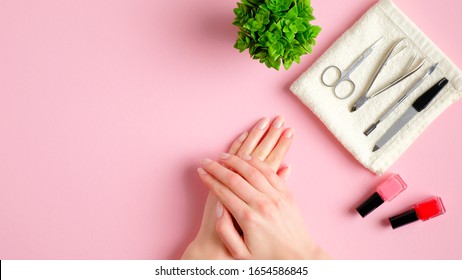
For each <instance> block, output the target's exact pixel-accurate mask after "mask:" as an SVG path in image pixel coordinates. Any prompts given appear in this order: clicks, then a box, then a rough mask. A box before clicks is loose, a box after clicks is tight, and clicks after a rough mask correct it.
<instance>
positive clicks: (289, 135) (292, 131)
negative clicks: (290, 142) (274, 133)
mask: <svg viewBox="0 0 462 280" xmlns="http://www.w3.org/2000/svg"><path fill="white" fill-rule="evenodd" d="M293 134H294V130H293V129H292V128H289V129H287V130H286V132H285V133H284V136H285V137H287V138H290V137H292V135H293Z"/></svg>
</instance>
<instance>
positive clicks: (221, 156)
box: [220, 153, 231, 159]
mask: <svg viewBox="0 0 462 280" xmlns="http://www.w3.org/2000/svg"><path fill="white" fill-rule="evenodd" d="M230 157H231V155H230V154H228V153H222V154H221V155H220V158H221V159H229V158H230Z"/></svg>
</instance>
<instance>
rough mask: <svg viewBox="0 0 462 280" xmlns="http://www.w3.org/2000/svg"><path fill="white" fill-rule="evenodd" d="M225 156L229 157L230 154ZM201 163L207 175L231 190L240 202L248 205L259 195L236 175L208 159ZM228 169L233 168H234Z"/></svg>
mask: <svg viewBox="0 0 462 280" xmlns="http://www.w3.org/2000/svg"><path fill="white" fill-rule="evenodd" d="M226 155H227V156H231V155H230V154H226ZM201 163H202V167H203V168H204V169H205V171H207V173H209V174H210V175H212V176H213V177H215V179H217V180H218V181H220V182H221V183H222V186H224V187H225V188H227V189H229V190H231V191H232V192H233V193H234V194H235V195H236V196H237V197H239V198H240V199H241V200H242V201H244V202H246V203H248V202H250V201H254V200H255V199H256V197H258V196H259V195H260V193H259V192H258V191H257V190H256V189H255V188H252V187H251V186H250V185H249V183H248V182H247V181H246V180H244V178H242V177H241V176H240V175H239V174H238V173H236V172H234V171H232V170H230V169H228V168H226V167H225V166H223V165H221V164H219V163H218V162H215V161H212V160H210V159H203V160H201ZM225 163H227V162H225ZM228 166H229V165H228ZM229 167H230V168H234V166H229ZM220 187H221V186H220Z"/></svg>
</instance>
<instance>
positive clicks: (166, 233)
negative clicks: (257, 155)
mask: <svg viewBox="0 0 462 280" xmlns="http://www.w3.org/2000/svg"><path fill="white" fill-rule="evenodd" d="M339 3H340V2H339V1H333V0H330V1H329V0H322V1H321V0H313V1H312V5H313V7H314V9H315V16H316V17H317V18H318V19H317V20H316V21H315V23H316V24H318V25H321V26H322V27H323V32H322V33H321V34H320V36H319V37H318V40H317V41H318V45H317V46H316V47H315V49H314V54H313V55H309V56H304V57H303V58H302V63H301V64H300V65H294V66H293V67H292V68H291V69H290V70H289V71H284V70H282V71H280V72H277V71H274V70H270V69H267V68H266V67H265V66H264V65H261V64H259V63H258V62H256V61H253V60H251V59H249V57H248V54H247V53H243V54H239V52H238V51H237V50H235V49H234V48H233V44H234V40H235V38H236V28H235V27H234V26H232V25H231V22H232V20H233V18H234V17H233V12H232V10H233V8H234V7H235V1H234V0H233V1H216V0H197V1H186V0H183V1H148V0H133V1H121V0H110V1H109V0H101V1H88V0H84V1H70V0H66V1H62V0H43V1H24V0H14V1H13V0H1V1H0V136H1V137H0V259H61V258H65V259H169V258H178V257H179V256H180V255H181V252H182V250H183V249H184V247H185V245H186V244H187V243H188V242H189V241H190V240H191V238H192V237H193V236H194V234H195V232H196V230H197V229H198V227H199V223H200V219H201V212H202V207H203V204H204V201H205V196H206V190H205V187H203V186H202V185H201V184H200V182H199V180H198V178H197V175H196V171H195V169H196V168H197V166H198V160H199V158H201V157H213V158H217V156H218V155H219V153H220V152H222V151H225V150H226V149H227V147H228V145H229V144H230V143H231V141H232V140H233V139H234V138H235V137H237V136H238V135H239V134H240V132H242V131H243V130H245V129H248V128H249V127H250V125H251V124H252V123H253V122H255V121H257V120H258V119H259V118H260V117H262V116H271V117H272V116H275V115H277V114H282V115H284V116H285V117H286V120H287V125H288V126H291V127H293V128H294V129H295V142H294V145H293V147H292V149H291V151H290V152H289V155H288V157H287V163H290V164H291V165H292V168H293V169H292V173H291V177H290V178H289V184H290V187H291V189H292V190H293V192H294V193H295V195H296V197H297V199H298V200H299V202H300V204H301V205H302V208H303V213H304V216H305V218H306V222H307V224H308V226H309V229H310V231H311V232H312V235H313V236H314V238H315V239H316V240H317V241H318V242H319V243H320V244H321V245H322V246H324V247H325V248H326V250H327V251H328V252H329V253H330V254H331V255H332V256H333V257H334V258H340V259H452V258H455V259H462V242H460V236H462V219H461V218H460V217H461V214H462V203H460V202H461V199H462V186H461V185H462V184H461V183H462V177H461V173H460V168H461V158H462V147H461V146H460V144H461V143H462V132H461V131H462V130H461V129H460V120H461V119H462V102H458V103H456V104H454V105H453V106H451V107H450V108H449V109H448V110H447V111H446V112H444V113H443V114H442V115H441V116H440V117H439V118H438V119H437V120H436V121H435V122H434V123H433V124H432V125H431V126H430V127H429V128H428V129H427V130H426V131H425V132H424V133H423V135H422V136H421V137H420V138H419V139H418V140H417V141H416V142H415V143H414V144H413V145H412V147H411V148H410V149H409V150H408V151H407V152H406V153H405V154H404V155H403V156H402V157H401V158H400V159H399V161H397V162H396V163H395V164H394V165H393V166H392V167H391V169H390V170H389V172H390V173H399V174H400V175H401V176H402V177H403V179H404V180H405V181H406V183H407V184H408V189H407V190H406V192H405V193H403V194H402V195H400V196H399V197H397V198H396V199H394V200H393V202H392V203H388V204H386V205H383V206H382V207H380V208H378V209H377V210H375V211H374V212H373V213H371V214H370V215H369V216H367V217H366V218H365V219H362V218H361V217H360V216H359V215H358V214H357V213H355V210H354V207H355V206H357V205H358V204H359V203H360V202H362V201H363V200H364V199H365V198H366V197H367V196H368V195H370V193H371V192H372V191H373V189H374V188H375V186H377V184H378V183H380V182H381V181H383V179H384V178H385V177H378V176H375V175H373V174H372V173H370V172H369V171H367V170H366V169H365V168H363V167H362V166H361V165H360V164H359V163H358V162H356V161H355V160H354V159H353V157H352V156H351V155H350V154H349V153H348V152H347V151H346V150H345V149H344V148H343V147H342V146H341V145H340V144H339V143H338V142H337V141H336V140H335V138H334V137H333V136H332V135H331V134H330V133H329V132H328V130H327V129H326V128H325V127H324V126H323V125H322V124H321V122H320V121H319V120H318V119H317V118H316V117H315V116H314V115H313V114H312V113H311V112H310V111H309V110H308V109H307V108H306V107H304V106H303V105H302V104H301V103H300V102H299V101H298V100H297V98H296V97H294V96H293V95H292V94H291V93H290V91H289V85H290V84H291V83H292V82H293V81H295V79H296V78H297V77H298V76H299V75H300V74H302V73H303V72H304V71H305V70H306V69H307V68H308V67H309V66H310V65H311V64H312V63H313V62H314V61H315V59H316V58H317V57H319V56H320V55H321V54H322V53H323V51H325V50H326V49H327V48H328V46H329V45H330V44H332V42H333V41H334V40H335V39H336V38H337V37H338V36H339V35H340V34H341V33H342V32H344V31H345V30H346V29H347V28H348V27H349V26H351V24H353V23H354V22H355V21H356V20H357V19H358V18H359V17H360V16H361V15H362V14H363V13H364V12H365V11H366V10H367V9H368V8H369V7H370V6H372V5H373V4H374V3H375V1H372V0H369V1H349V2H348V4H347V5H343V4H339ZM395 3H396V4H397V6H398V7H400V8H401V9H402V10H403V11H404V12H405V13H406V14H407V15H408V16H409V17H410V18H411V19H413V20H414V21H415V23H416V24H417V25H418V26H420V27H421V29H422V30H423V31H424V32H425V33H426V34H427V35H428V36H429V37H430V38H432V39H433V41H434V42H435V43H436V44H437V45H438V46H439V47H440V48H441V49H442V50H443V51H444V52H445V53H446V54H447V55H448V56H449V57H451V58H452V59H453V61H454V63H455V64H456V65H458V66H459V67H462V53H461V49H462V36H460V26H461V20H460V15H459V11H460V10H461V9H462V4H461V2H459V1H450V0H442V1H439V2H438V4H437V8H436V6H435V5H436V4H435V2H434V1H430V0H425V1H405V0H395ZM430 195H438V196H441V197H442V198H443V200H444V203H445V206H446V209H447V213H446V214H445V215H443V216H441V217H438V218H437V219H433V220H430V221H428V222H426V223H414V224H412V225H409V226H406V227H405V228H401V229H399V230H395V231H392V230H391V227H390V226H389V225H387V223H386V219H387V217H390V216H392V215H395V214H398V213H400V212H402V211H403V210H407V208H408V207H409V205H412V204H414V203H415V202H418V201H421V200H423V199H425V198H427V197H429V196H430Z"/></svg>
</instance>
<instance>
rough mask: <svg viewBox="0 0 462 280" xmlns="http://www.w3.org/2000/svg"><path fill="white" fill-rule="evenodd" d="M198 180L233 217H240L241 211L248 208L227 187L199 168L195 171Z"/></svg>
mask: <svg viewBox="0 0 462 280" xmlns="http://www.w3.org/2000/svg"><path fill="white" fill-rule="evenodd" d="M197 173H198V174H199V177H200V179H201V180H202V182H203V183H204V185H205V186H206V187H207V188H208V189H209V190H210V191H211V192H212V193H214V194H215V195H216V196H217V198H218V199H219V200H220V201H221V202H222V203H223V204H224V205H225V206H226V208H227V209H229V211H231V213H233V215H234V216H235V217H241V216H242V215H241V213H242V211H245V210H246V209H248V208H249V206H248V205H247V204H246V203H245V202H244V201H242V199H240V198H239V197H238V196H236V194H234V193H233V192H232V191H231V190H230V189H229V188H228V187H226V186H225V185H223V184H222V183H221V182H220V181H218V180H217V179H216V178H215V177H213V176H211V175H210V174H209V173H207V171H206V170H205V169H203V168H201V167H199V168H198V169H197Z"/></svg>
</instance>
